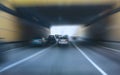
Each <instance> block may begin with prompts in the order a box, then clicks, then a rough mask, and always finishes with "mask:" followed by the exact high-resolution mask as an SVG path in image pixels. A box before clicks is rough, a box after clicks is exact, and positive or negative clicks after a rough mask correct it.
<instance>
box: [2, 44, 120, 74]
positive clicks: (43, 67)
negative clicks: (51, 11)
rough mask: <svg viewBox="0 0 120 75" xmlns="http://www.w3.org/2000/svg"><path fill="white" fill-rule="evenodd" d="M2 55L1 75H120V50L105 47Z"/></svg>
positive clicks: (28, 50) (52, 48)
mask: <svg viewBox="0 0 120 75" xmlns="http://www.w3.org/2000/svg"><path fill="white" fill-rule="evenodd" d="M0 55H1V64H0V75H120V51H119V50H117V49H112V48H108V47H103V46H102V45H98V46H95V45H93V46H90V45H80V44H79V45H78V44H74V43H73V44H71V45H69V46H66V47H59V46H57V45H52V46H50V47H47V48H39V47H38V48H28V47H22V48H16V49H11V50H8V51H5V52H1V53H0Z"/></svg>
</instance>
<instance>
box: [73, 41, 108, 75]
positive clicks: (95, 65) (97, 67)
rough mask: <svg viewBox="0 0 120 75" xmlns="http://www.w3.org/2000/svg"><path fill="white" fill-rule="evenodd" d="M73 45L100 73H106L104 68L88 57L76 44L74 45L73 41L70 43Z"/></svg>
mask: <svg viewBox="0 0 120 75" xmlns="http://www.w3.org/2000/svg"><path fill="white" fill-rule="evenodd" d="M72 44H73V45H74V47H75V48H76V49H77V50H78V51H79V52H80V53H81V54H82V55H83V56H84V57H85V58H86V59H87V60H88V61H89V62H90V63H91V64H92V65H93V66H94V67H95V68H96V69H97V70H98V71H99V72H100V73H101V74H102V75H108V74H107V73H106V72H105V71H104V70H102V69H101V68H100V67H99V66H98V65H97V64H96V63H95V62H94V61H92V59H90V58H89V57H88V56H87V55H86V53H85V52H83V51H82V50H81V49H80V48H79V47H78V46H76V45H75V44H74V43H72Z"/></svg>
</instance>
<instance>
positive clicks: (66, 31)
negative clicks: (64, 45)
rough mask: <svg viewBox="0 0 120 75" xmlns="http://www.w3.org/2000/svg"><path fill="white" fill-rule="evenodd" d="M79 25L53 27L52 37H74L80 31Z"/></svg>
mask: <svg viewBox="0 0 120 75" xmlns="http://www.w3.org/2000/svg"><path fill="white" fill-rule="evenodd" d="M79 27H80V26H79V25H59V26H57V25H53V26H52V27H51V35H55V34H60V35H68V36H73V35H74V34H76V32H77V31H78V28H79Z"/></svg>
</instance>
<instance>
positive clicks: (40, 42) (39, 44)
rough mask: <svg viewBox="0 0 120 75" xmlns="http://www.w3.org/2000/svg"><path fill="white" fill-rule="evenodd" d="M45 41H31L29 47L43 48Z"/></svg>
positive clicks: (39, 39)
mask: <svg viewBox="0 0 120 75" xmlns="http://www.w3.org/2000/svg"><path fill="white" fill-rule="evenodd" d="M45 42H46V41H45V39H44V38H36V39H32V40H31V41H30V44H31V46H44V45H45Z"/></svg>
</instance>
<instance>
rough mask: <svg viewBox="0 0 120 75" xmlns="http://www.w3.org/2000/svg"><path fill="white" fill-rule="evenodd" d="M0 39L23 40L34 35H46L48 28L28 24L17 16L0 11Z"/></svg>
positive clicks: (7, 40) (9, 40) (5, 40)
mask: <svg viewBox="0 0 120 75" xmlns="http://www.w3.org/2000/svg"><path fill="white" fill-rule="evenodd" d="M0 22H1V23H0V38H1V39H0V40H1V41H4V42H13V41H23V40H29V39H32V38H35V37H47V36H48V35H49V33H50V30H49V28H46V27H42V26H34V25H28V24H26V23H23V22H21V21H20V20H19V19H18V18H17V17H15V16H12V15H10V14H8V13H6V12H3V11H0Z"/></svg>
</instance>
